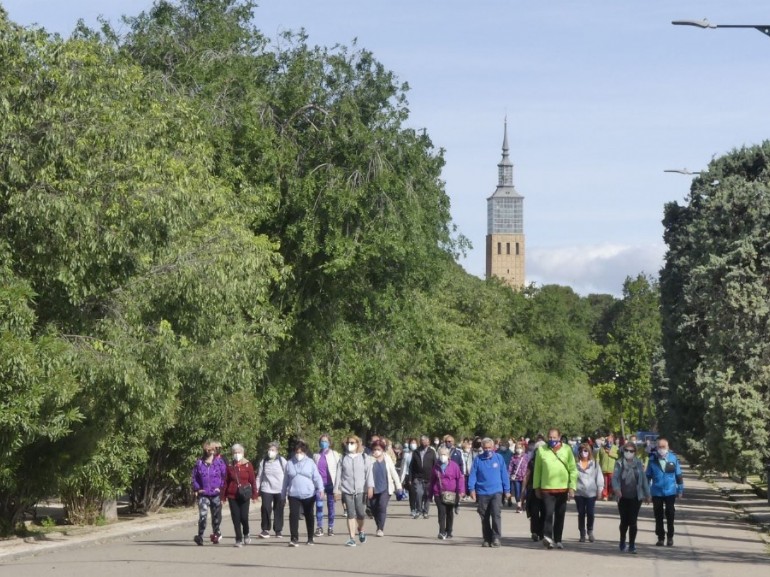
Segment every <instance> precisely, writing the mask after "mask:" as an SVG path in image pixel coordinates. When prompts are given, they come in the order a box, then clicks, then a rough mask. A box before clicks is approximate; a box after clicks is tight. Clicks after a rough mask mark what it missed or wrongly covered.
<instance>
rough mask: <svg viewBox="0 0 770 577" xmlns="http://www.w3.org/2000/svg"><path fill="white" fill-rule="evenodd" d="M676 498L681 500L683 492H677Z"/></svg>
mask: <svg viewBox="0 0 770 577" xmlns="http://www.w3.org/2000/svg"><path fill="white" fill-rule="evenodd" d="M676 498H677V499H678V500H680V501H681V500H682V499H683V498H684V497H683V496H682V493H677V494H676Z"/></svg>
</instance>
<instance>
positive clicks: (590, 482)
mask: <svg viewBox="0 0 770 577" xmlns="http://www.w3.org/2000/svg"><path fill="white" fill-rule="evenodd" d="M592 453H593V451H591V446H590V445H589V444H588V443H581V444H580V445H579V446H578V450H577V454H578V458H577V475H578V476H577V488H576V489H575V505H577V511H578V531H579V532H580V542H581V543H585V541H586V536H588V540H589V541H590V542H591V543H593V542H594V518H595V514H594V511H595V508H596V499H598V498H599V495H601V494H602V490H603V489H604V475H603V474H602V470H601V469H600V468H599V464H598V463H597V462H596V461H595V460H594V459H593V454H592Z"/></svg>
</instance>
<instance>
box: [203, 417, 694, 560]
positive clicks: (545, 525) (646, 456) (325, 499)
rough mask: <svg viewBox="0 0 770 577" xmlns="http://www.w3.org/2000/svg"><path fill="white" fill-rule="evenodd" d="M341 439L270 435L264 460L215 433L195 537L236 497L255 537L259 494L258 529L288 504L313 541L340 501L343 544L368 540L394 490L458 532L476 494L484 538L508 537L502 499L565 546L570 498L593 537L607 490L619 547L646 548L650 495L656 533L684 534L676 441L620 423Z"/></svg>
mask: <svg viewBox="0 0 770 577" xmlns="http://www.w3.org/2000/svg"><path fill="white" fill-rule="evenodd" d="M341 448H342V451H337V450H336V449H334V448H333V443H332V439H331V438H330V436H329V435H327V434H324V435H321V437H320V438H319V439H318V446H317V448H313V449H311V447H309V446H308V444H307V443H306V442H304V441H301V440H299V441H296V442H294V443H292V446H291V447H290V449H289V451H288V454H287V456H286V457H284V456H282V455H281V447H280V445H279V443H277V442H271V443H269V444H268V446H267V447H266V451H265V454H264V456H263V457H262V458H261V460H259V461H258V462H257V461H255V462H253V463H252V462H251V461H249V460H248V459H246V458H245V455H244V448H243V446H242V445H240V444H235V445H233V446H232V447H231V456H232V458H231V459H230V460H229V461H227V460H226V458H225V457H224V456H223V455H222V447H221V444H220V443H218V442H216V441H207V442H206V443H204V444H203V454H202V455H201V457H200V458H199V459H198V460H197V461H196V463H195V466H194V468H193V471H192V488H193V491H194V493H195V495H196V498H197V503H198V513H199V515H198V533H197V535H195V537H194V541H195V543H197V544H198V545H203V544H204V534H205V531H206V526H207V524H208V519H209V518H210V519H211V527H212V533H211V534H210V536H209V538H210V540H211V542H212V543H215V544H218V543H219V542H220V541H221V539H222V531H221V522H222V506H223V502H225V501H226V502H227V503H228V506H229V507H230V517H231V519H232V522H233V529H234V533H235V546H236V547H242V546H243V545H244V544H249V543H251V540H252V537H251V530H250V527H249V508H250V504H251V503H256V502H257V500H258V499H261V510H260V512H261V532H260V533H259V534H258V537H259V538H261V539H269V538H271V537H273V538H278V539H281V538H283V523H284V510H285V507H286V505H287V504H288V508H289V540H288V544H289V546H291V547H297V546H298V545H299V541H300V534H299V528H300V521H301V520H303V519H304V522H305V530H306V535H307V537H306V539H307V540H306V544H307V545H313V544H314V543H315V538H316V537H320V536H323V535H324V521H325V522H326V532H325V533H326V535H328V536H330V537H331V536H334V535H335V521H336V519H337V509H338V507H337V506H338V504H341V508H342V511H341V513H342V516H344V518H345V526H346V527H345V529H346V534H347V540H346V541H345V545H346V546H348V547H355V546H357V545H359V544H363V543H366V541H367V532H366V529H365V524H366V519H367V518H369V519H373V520H374V525H375V535H376V536H377V537H384V536H385V527H386V523H387V518H388V505H389V502H390V500H391V498H393V496H395V497H396V499H398V500H402V499H408V501H409V508H410V514H411V516H412V518H414V519H417V518H423V519H428V518H429V517H430V510H431V504H433V505H435V508H436V516H437V521H438V537H437V538H438V539H439V540H448V539H452V538H453V536H454V535H453V528H454V519H455V516H456V515H457V514H459V510H460V509H459V508H460V503H461V502H463V501H469V500H470V501H472V502H474V503H475V505H476V510H477V512H478V515H479V517H480V519H481V535H482V546H483V547H490V548H498V547H500V546H501V535H502V523H501V512H502V508H503V507H505V506H507V507H511V508H513V507H515V508H516V509H515V510H516V513H526V515H527V516H528V518H529V528H530V534H531V538H532V540H533V541H540V542H542V543H543V545H544V547H545V548H547V549H563V548H564V543H563V535H564V524H565V517H566V512H567V509H568V506H569V502H570V501H573V500H574V502H575V507H576V511H577V526H578V534H579V542H581V543H582V542H586V541H589V542H594V541H595V537H594V523H595V508H596V502H597V501H598V500H605V501H606V500H610V499H612V500H615V501H616V502H617V509H618V516H619V538H618V547H619V550H620V551H621V552H628V553H636V536H637V519H638V516H639V511H640V509H641V506H642V504H644V503H650V502H652V504H653V511H654V516H655V533H656V536H657V542H656V545H658V546H664V545H665V546H669V547H671V546H673V545H674V518H675V503H676V500H677V499H679V498H681V497H682V494H683V491H684V484H683V480H682V471H681V466H680V463H679V460H678V458H677V457H676V455H675V454H674V453H673V452H672V451H670V449H669V446H668V441H667V440H666V439H665V438H662V437H659V438H657V440H656V441H654V443H652V444H650V443H649V442H647V443H639V442H638V441H637V439H636V438H635V437H634V436H631V437H630V438H629V439H628V440H624V441H618V440H616V439H615V437H614V436H613V435H612V434H608V435H607V436H606V437H600V438H597V439H591V438H585V439H582V440H578V439H572V440H570V439H568V438H567V437H566V436H563V435H562V434H561V432H560V431H559V430H558V429H551V430H549V431H548V434H547V435H538V436H537V437H536V438H533V439H528V438H524V437H521V438H519V439H492V438H489V437H486V438H480V437H476V438H475V439H470V438H465V439H463V440H462V442H461V443H460V444H459V446H458V445H456V444H455V439H454V437H453V436H452V435H445V436H444V437H443V438H438V437H434V438H433V442H432V443H431V438H430V437H428V436H427V435H423V436H421V437H420V438H419V439H418V438H408V439H406V440H405V441H404V443H403V444H402V443H398V442H395V443H393V442H391V441H390V440H389V439H387V438H385V437H380V436H377V435H374V436H372V437H371V438H370V440H369V442H368V443H367V444H364V443H363V441H362V440H361V438H359V437H358V436H356V435H348V436H346V437H345V438H344V439H343V441H342V446H341Z"/></svg>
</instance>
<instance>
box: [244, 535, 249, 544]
mask: <svg viewBox="0 0 770 577" xmlns="http://www.w3.org/2000/svg"><path fill="white" fill-rule="evenodd" d="M243 544H244V545H251V535H244V537H243Z"/></svg>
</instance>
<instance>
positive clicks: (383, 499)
mask: <svg viewBox="0 0 770 577" xmlns="http://www.w3.org/2000/svg"><path fill="white" fill-rule="evenodd" d="M388 503H390V494H388V492H387V491H383V492H382V493H380V498H379V501H378V503H377V514H375V516H374V522H375V523H377V528H378V529H380V530H382V531H384V530H385V522H386V521H387V520H388Z"/></svg>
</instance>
